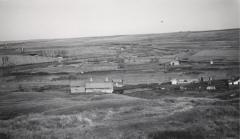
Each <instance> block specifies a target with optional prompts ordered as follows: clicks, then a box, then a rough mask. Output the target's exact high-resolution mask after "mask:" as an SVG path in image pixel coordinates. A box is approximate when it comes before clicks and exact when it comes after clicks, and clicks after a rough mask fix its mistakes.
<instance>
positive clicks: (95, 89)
mask: <svg viewBox="0 0 240 139" xmlns="http://www.w3.org/2000/svg"><path fill="white" fill-rule="evenodd" d="M85 90H86V93H112V92H113V83H112V82H103V83H95V82H90V83H86V85H85Z"/></svg>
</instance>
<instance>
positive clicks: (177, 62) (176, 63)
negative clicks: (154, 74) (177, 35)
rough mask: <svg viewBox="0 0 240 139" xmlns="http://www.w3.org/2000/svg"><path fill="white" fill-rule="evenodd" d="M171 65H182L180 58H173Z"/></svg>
mask: <svg viewBox="0 0 240 139" xmlns="http://www.w3.org/2000/svg"><path fill="white" fill-rule="evenodd" d="M170 65H171V66H178V65H180V62H179V61H178V60H173V61H171V62H170Z"/></svg>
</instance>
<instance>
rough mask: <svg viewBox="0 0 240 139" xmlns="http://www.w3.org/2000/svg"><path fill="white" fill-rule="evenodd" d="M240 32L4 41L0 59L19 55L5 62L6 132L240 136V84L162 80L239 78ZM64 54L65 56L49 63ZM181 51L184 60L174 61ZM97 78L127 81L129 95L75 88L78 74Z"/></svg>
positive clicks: (151, 138)
mask: <svg viewBox="0 0 240 139" xmlns="http://www.w3.org/2000/svg"><path fill="white" fill-rule="evenodd" d="M239 33H240V30H239V29H231V30H218V31H203V32H176V33H163V34H146V35H126V36H125V35H122V36H109V37H92V38H73V39H55V40H29V41H13V42H7V45H6V42H0V58H2V57H4V56H9V59H10V61H14V62H15V63H14V64H13V65H14V66H13V65H10V66H4V67H0V138H1V139H9V138H10V139H32V138H34V139H35V138H36V139H79V138H83V139H105V138H114V139H135V138H142V139H158V138H161V139H162V138H164V139H209V138H211V139H219V138H222V139H238V138H239V130H240V125H239V116H240V115H239V114H240V113H239V93H240V92H239V86H237V87H233V88H229V89H225V90H216V91H199V90H179V89H176V88H174V87H172V86H169V85H166V86H162V85H160V84H161V83H163V82H169V81H170V79H172V78H179V79H199V78H200V77H209V76H211V77H214V79H230V78H232V77H236V76H239V54H238V52H239V38H240V37H239ZM19 48H24V52H19ZM32 55H37V56H32ZM59 56H61V57H62V58H63V60H62V61H61V62H52V61H51V60H54V61H57V57H59ZM38 57H39V58H40V59H38V60H36V59H37V58H38ZM176 57H178V59H179V60H180V65H179V66H174V67H171V66H168V65H169V62H170V61H171V60H174V59H175V58H176ZM1 60H2V59H0V63H1V62H3V61H1ZM210 60H213V61H214V64H213V65H210V63H209V61H210ZM12 63H13V62H12ZM30 63H32V64H30ZM91 77H92V78H93V79H94V81H104V80H105V78H106V77H108V78H109V79H110V80H111V79H123V80H124V84H125V90H124V93H123V94H88V95H71V94H70V93H69V92H70V86H69V85H70V83H71V82H72V81H81V82H85V81H88V80H89V79H90V78H91Z"/></svg>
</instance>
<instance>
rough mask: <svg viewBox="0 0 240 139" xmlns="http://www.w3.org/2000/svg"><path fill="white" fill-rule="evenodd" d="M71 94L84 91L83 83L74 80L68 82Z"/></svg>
mask: <svg viewBox="0 0 240 139" xmlns="http://www.w3.org/2000/svg"><path fill="white" fill-rule="evenodd" d="M70 91H71V94H79V93H86V89H85V85H84V83H83V82H81V81H74V82H71V83H70Z"/></svg>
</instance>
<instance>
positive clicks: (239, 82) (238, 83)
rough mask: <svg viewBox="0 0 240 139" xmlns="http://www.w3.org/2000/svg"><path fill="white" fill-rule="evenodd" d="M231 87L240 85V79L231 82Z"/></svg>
mask: <svg viewBox="0 0 240 139" xmlns="http://www.w3.org/2000/svg"><path fill="white" fill-rule="evenodd" d="M229 85H240V78H238V79H235V80H231V81H229Z"/></svg>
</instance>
